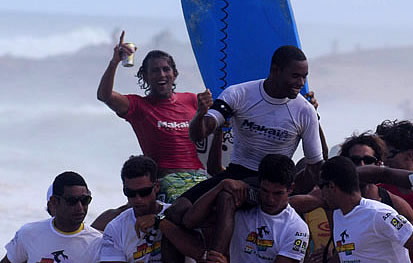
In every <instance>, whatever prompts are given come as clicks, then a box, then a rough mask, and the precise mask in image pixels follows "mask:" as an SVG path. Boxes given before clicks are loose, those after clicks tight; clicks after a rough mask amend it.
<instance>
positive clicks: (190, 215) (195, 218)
mask: <svg viewBox="0 0 413 263" xmlns="http://www.w3.org/2000/svg"><path fill="white" fill-rule="evenodd" d="M247 189H248V185H247V184H246V183H244V182H243V181H239V180H232V179H225V180H223V181H221V182H220V183H219V184H218V185H216V186H215V187H214V188H212V189H211V190H209V191H208V192H206V193H205V194H204V195H203V196H201V197H200V198H199V199H198V200H197V201H196V202H195V203H194V205H193V206H192V207H191V208H190V209H189V210H188V211H187V212H186V213H185V215H184V218H183V219H182V223H183V225H184V226H185V227H186V228H189V229H193V228H196V227H198V226H200V225H201V224H202V223H203V221H204V220H205V218H207V217H208V215H209V214H210V213H211V210H212V208H213V206H214V204H215V200H216V198H217V196H218V194H219V193H220V192H221V191H227V192H229V193H231V194H232V195H233V196H234V200H235V205H236V206H239V205H241V204H242V203H243V202H244V201H245V200H246V198H247Z"/></svg>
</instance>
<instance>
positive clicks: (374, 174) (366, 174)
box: [357, 165, 412, 189]
mask: <svg viewBox="0 0 413 263" xmlns="http://www.w3.org/2000/svg"><path fill="white" fill-rule="evenodd" d="M357 172H358V174H359V178H360V181H361V182H365V183H373V184H375V183H385V184H392V185H396V186H399V187H403V188H408V189H410V188H411V187H412V184H411V183H410V180H409V175H410V174H412V171H409V170H403V169H395V168H389V167H380V166H375V165H365V166H359V167H357Z"/></svg>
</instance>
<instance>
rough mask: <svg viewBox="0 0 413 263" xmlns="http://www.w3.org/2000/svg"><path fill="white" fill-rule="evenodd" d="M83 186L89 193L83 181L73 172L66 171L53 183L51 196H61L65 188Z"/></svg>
mask: <svg viewBox="0 0 413 263" xmlns="http://www.w3.org/2000/svg"><path fill="white" fill-rule="evenodd" d="M75 185H80V186H85V187H86V189H87V190H88V192H89V189H88V187H87V184H86V181H85V179H83V177H82V176H81V175H80V174H78V173H75V172H72V171H66V172H63V173H61V174H59V175H58V176H56V178H55V179H54V181H53V195H57V196H62V195H63V194H64V190H65V189H64V188H65V186H75Z"/></svg>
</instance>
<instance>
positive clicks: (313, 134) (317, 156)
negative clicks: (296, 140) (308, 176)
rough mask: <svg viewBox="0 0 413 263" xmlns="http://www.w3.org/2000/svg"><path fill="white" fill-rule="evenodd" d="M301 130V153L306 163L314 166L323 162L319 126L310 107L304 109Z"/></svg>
mask: <svg viewBox="0 0 413 263" xmlns="http://www.w3.org/2000/svg"><path fill="white" fill-rule="evenodd" d="M304 116H305V117H304V120H303V126H302V128H303V130H302V134H301V137H302V139H303V151H304V156H305V158H306V161H307V163H309V164H315V163H318V162H319V161H321V160H323V152H322V148H321V139H320V130H319V127H320V124H319V122H318V118H317V113H316V111H315V110H314V108H313V106H312V105H309V106H308V107H306V113H305V114H304Z"/></svg>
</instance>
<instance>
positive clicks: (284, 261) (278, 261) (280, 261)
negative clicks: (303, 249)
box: [274, 255, 300, 263]
mask: <svg viewBox="0 0 413 263" xmlns="http://www.w3.org/2000/svg"><path fill="white" fill-rule="evenodd" d="M298 262H300V261H299V260H295V259H292V258H287V257H284V256H280V255H278V256H277V257H276V258H275V260H274V263H298Z"/></svg>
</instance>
